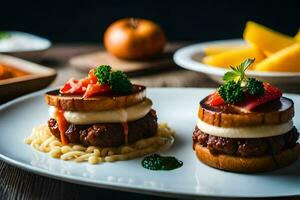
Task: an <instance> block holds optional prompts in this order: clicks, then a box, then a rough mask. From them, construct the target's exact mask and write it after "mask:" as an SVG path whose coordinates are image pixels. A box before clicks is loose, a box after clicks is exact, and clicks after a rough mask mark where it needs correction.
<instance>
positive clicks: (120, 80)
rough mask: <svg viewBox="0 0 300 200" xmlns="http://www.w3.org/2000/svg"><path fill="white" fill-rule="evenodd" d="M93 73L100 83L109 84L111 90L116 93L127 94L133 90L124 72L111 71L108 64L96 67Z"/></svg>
mask: <svg viewBox="0 0 300 200" xmlns="http://www.w3.org/2000/svg"><path fill="white" fill-rule="evenodd" d="M94 74H95V76H96V77H97V79H98V82H99V83H100V84H109V86H110V88H111V90H112V91H113V92H115V93H117V94H128V93H130V92H132V90H133V86H132V83H131V82H130V80H129V79H128V77H127V76H126V74H125V73H124V72H122V71H112V70H111V67H110V66H109V65H101V66H99V67H97V68H96V69H95V72H94Z"/></svg>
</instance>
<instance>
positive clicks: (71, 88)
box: [59, 78, 82, 94]
mask: <svg viewBox="0 0 300 200" xmlns="http://www.w3.org/2000/svg"><path fill="white" fill-rule="evenodd" d="M81 87H82V82H81V81H80V80H77V79H74V78H71V79H69V80H68V82H67V83H66V84H65V85H64V86H63V87H62V88H60V90H59V92H60V93H61V94H72V93H80V90H81Z"/></svg>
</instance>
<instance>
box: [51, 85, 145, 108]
mask: <svg viewBox="0 0 300 200" xmlns="http://www.w3.org/2000/svg"><path fill="white" fill-rule="evenodd" d="M133 87H134V90H133V92H132V93H131V94H128V95H114V94H105V95H101V96H94V97H89V98H83V97H82V95H62V94H60V93H59V90H54V91H50V92H47V93H46V96H45V99H46V102H47V104H48V105H49V106H55V107H57V108H59V109H62V110H64V111H82V112H89V111H103V110H112V109H117V108H125V107H128V106H131V105H134V104H137V103H140V102H141V101H143V100H145V98H146V87H144V86H140V85H134V86H133Z"/></svg>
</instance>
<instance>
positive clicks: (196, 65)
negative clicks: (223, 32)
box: [173, 39, 300, 91]
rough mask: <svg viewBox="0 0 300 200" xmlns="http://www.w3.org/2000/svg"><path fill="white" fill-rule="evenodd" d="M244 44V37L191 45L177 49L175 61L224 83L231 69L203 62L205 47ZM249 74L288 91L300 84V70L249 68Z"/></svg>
mask: <svg viewBox="0 0 300 200" xmlns="http://www.w3.org/2000/svg"><path fill="white" fill-rule="evenodd" d="M231 44H234V45H242V44H245V41H243V40H242V39H232V40H219V41H211V42H204V43H198V44H193V45H189V46H186V47H183V48H181V49H179V50H177V51H176V52H175V54H174V57H173V58H174V61H175V63H176V64H177V65H179V66H180V67H182V68H185V69H189V70H193V71H197V72H201V73H203V74H206V75H207V76H209V77H210V78H212V79H213V80H215V81H217V82H219V83H222V82H223V80H222V77H223V75H224V74H225V73H226V72H227V71H228V70H229V69H230V68H228V69H226V68H222V67H216V66H211V65H207V64H204V63H202V58H203V57H204V48H205V47H207V46H210V45H231ZM247 75H249V76H252V77H255V78H258V79H260V80H261V81H264V82H269V83H271V84H274V85H276V86H278V87H280V88H283V89H285V90H287V91H293V90H294V87H295V84H296V85H299V84H300V72H262V71H253V70H247Z"/></svg>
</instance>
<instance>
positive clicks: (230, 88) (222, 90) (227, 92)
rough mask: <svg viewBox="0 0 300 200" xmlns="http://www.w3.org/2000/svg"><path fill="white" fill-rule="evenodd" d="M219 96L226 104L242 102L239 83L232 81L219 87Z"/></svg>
mask: <svg viewBox="0 0 300 200" xmlns="http://www.w3.org/2000/svg"><path fill="white" fill-rule="evenodd" d="M219 94H220V96H221V97H222V98H223V99H224V101H225V102H227V103H235V102H239V101H243V100H244V91H243V88H242V87H241V83H240V82H235V81H233V80H231V81H229V82H227V83H225V84H223V85H221V86H220V87H219Z"/></svg>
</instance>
